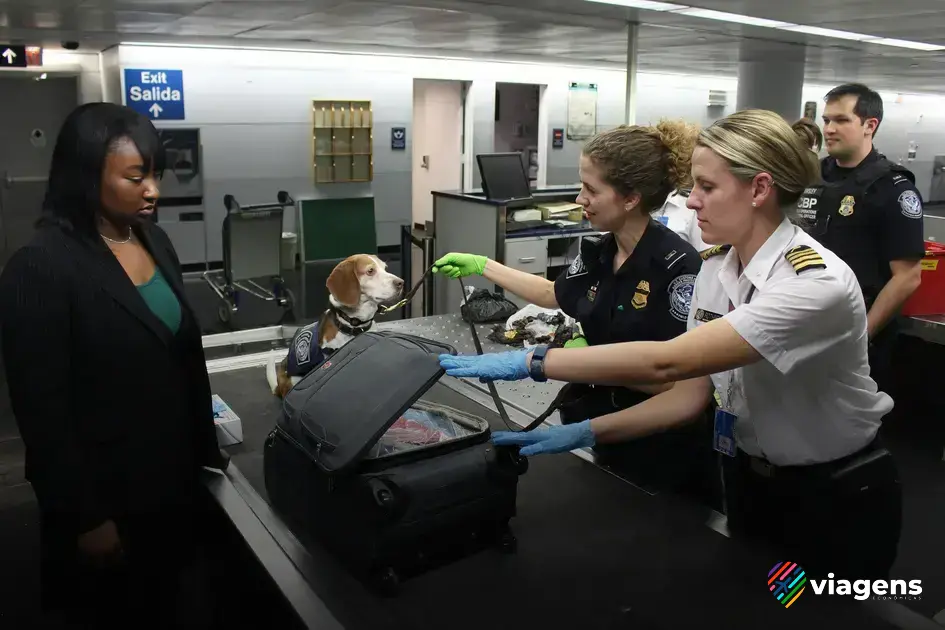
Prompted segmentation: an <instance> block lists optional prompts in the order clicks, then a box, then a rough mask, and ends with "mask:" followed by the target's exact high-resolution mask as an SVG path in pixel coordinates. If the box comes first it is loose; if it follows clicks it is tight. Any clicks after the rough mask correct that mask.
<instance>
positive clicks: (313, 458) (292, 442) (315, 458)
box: [267, 426, 335, 492]
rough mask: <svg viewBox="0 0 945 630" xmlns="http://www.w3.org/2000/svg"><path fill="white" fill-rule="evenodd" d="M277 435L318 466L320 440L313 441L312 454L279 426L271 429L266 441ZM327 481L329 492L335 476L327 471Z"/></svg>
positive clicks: (333, 486)
mask: <svg viewBox="0 0 945 630" xmlns="http://www.w3.org/2000/svg"><path fill="white" fill-rule="evenodd" d="M277 435H278V436H279V437H281V438H282V439H283V440H285V441H286V442H288V443H289V444H290V445H292V446H294V447H295V450H297V451H300V452H301V453H302V455H304V456H305V458H306V459H308V460H309V461H310V462H312V463H313V464H315V465H316V466H318V456H319V454H320V453H321V450H322V444H321V442H316V443H315V454H314V455H312V454H311V453H309V452H308V450H307V449H306V448H305V447H303V446H302V445H301V444H300V443H299V441H298V440H296V439H295V438H294V437H292V436H291V435H289V434H288V433H286V432H285V430H283V429H282V428H281V427H279V426H277V427H276V428H275V429H273V430H272V433H270V434H269V440H267V441H270V440H275V437H276V436H277ZM327 481H328V491H329V492H331V491H332V490H334V489H335V476H334V475H332V474H331V473H329V474H328V479H327Z"/></svg>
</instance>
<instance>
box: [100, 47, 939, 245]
mask: <svg viewBox="0 0 945 630" xmlns="http://www.w3.org/2000/svg"><path fill="white" fill-rule="evenodd" d="M102 67H103V73H102V74H100V75H96V72H97V70H96V69H94V68H92V67H86V64H84V63H83V68H84V69H83V76H85V74H86V73H87V74H88V78H89V79H94V78H96V76H97V78H98V79H100V83H101V84H102V85H103V87H102V94H103V95H104V97H105V98H106V99H108V100H119V99H120V97H119V95H120V79H119V70H120V69H123V68H150V69H168V68H174V69H181V70H183V71H184V86H185V99H186V107H187V120H186V121H184V122H180V123H178V122H162V123H158V125H159V126H178V127H193V126H196V127H199V128H200V129H201V133H202V139H203V145H204V165H205V177H206V186H205V194H206V196H205V210H206V212H207V216H208V219H210V220H211V221H216V222H217V224H218V222H219V220H220V219H221V218H222V215H223V208H222V198H223V195H224V194H234V195H236V196H237V198H239V199H245V201H246V203H252V202H257V201H262V200H267V199H269V198H271V197H274V195H275V193H276V191H278V190H280V189H284V190H288V191H289V192H290V193H291V194H293V195H294V196H295V197H296V198H305V197H350V196H359V195H365V196H366V195H373V196H374V198H375V207H376V220H377V227H378V240H379V244H380V245H394V244H396V243H397V242H398V238H399V226H400V225H402V224H405V223H408V222H410V220H411V218H412V216H411V215H412V211H411V206H412V195H411V184H412V178H411V175H410V173H411V167H412V166H413V165H414V162H416V160H415V159H414V156H413V151H412V149H413V143H412V135H413V133H414V129H413V125H412V110H413V94H412V89H413V80H414V79H415V78H421V79H447V80H459V81H468V82H471V86H470V90H469V96H468V99H467V107H468V108H471V109H470V110H469V111H467V112H466V116H467V119H468V120H471V122H468V123H467V130H471V136H472V147H473V151H472V152H473V155H475V154H476V153H483V152H490V151H494V150H496V149H497V148H498V145H497V144H496V137H495V135H496V129H495V89H496V84H497V83H529V84H541V85H546V86H547V88H546V89H545V95H544V101H545V103H546V111H545V112H544V114H545V115H547V118H548V125H547V129H548V134H549V136H550V133H551V129H553V128H561V127H566V122H567V96H568V84H569V83H570V82H571V81H580V82H590V83H597V84H598V86H599V101H598V112H597V127H598V130H599V131H600V130H605V129H609V128H612V127H614V126H616V125H618V124H621V123H622V122H623V117H624V96H625V88H626V78H625V77H626V75H625V72H623V71H620V70H615V69H610V68H601V67H579V66H562V65H548V64H542V63H520V62H499V61H479V60H468V59H446V58H420V57H409V56H377V55H367V54H360V55H358V54H335V53H323V52H304V51H263V50H239V49H220V48H211V47H206V48H201V47H155V46H139V45H135V46H121V47H118V48H113V49H110V50H109V51H106V52H105V53H104V55H103V58H102ZM827 89H828V88H827V87H824V86H806V87H805V90H804V100H817V101H818V102H821V103H822V98H823V94H824V93H825V92H826V91H827ZM709 90H720V91H723V92H725V93H726V94H727V97H728V103H727V105H726V106H725V107H713V108H709V107H708V94H709ZM736 90H737V81H736V79H735V78H732V77H712V76H682V75H668V74H666V75H659V74H641V75H639V76H638V85H637V112H636V122H637V123H638V124H649V123H655V122H657V121H658V120H659V119H660V118H685V119H688V120H691V121H693V122H697V123H700V124H708V123H711V122H712V121H713V120H715V119H717V118H719V117H721V116H724V115H727V114H729V113H731V112H732V111H734V107H735V95H736ZM91 94H92V91H91V90H89V95H91ZM883 96H884V99H885V101H886V120H885V121H884V123H883V127H882V128H881V129H880V133H879V136H878V138H877V145H878V147H879V148H880V150H882V151H884V152H886V153H887V154H888V155H889V156H890V157H891V158H892V159H897V157H898V156H899V155H903V156H904V155H905V151H906V149H907V147H908V142H909V140H914V141H916V142H918V144H919V154H918V158H917V159H916V161H915V162H913V163H912V164H910V166H911V167H912V168H913V169H914V170H915V172H916V175H917V179H918V182H917V183H918V185H919V190H920V191H921V192H922V193H923V195H927V193H928V188H929V181H930V171H931V160H932V156H934V155H936V154H945V124H943V123H945V98H943V97H938V96H914V95H904V96H903V97H902V102H900V103H897V102H896V101H897V98H898V95H895V94H884V95H883ZM332 98H339V99H351V100H355V99H367V100H371V101H372V105H373V109H374V119H375V124H374V171H375V178H374V181H373V182H372V183H370V184H332V185H319V186H316V185H315V184H314V182H313V176H312V168H311V164H310V162H311V159H310V153H311V148H310V144H311V129H310V126H311V113H310V104H311V101H312V100H314V99H332ZM800 109H801V104H799V109H798V113H799V115H800ZM920 114H921V115H922V119H921V120H920V119H919V115H920ZM470 125H471V126H470ZM391 126H404V127H406V128H407V134H408V141H407V150H406V151H392V150H391V149H390V141H389V138H390V127H391ZM549 140H550V138H544V139H541V141H542V144H544V143H545V141H547V146H548V149H547V154H546V155H544V156H539V159H544V160H545V175H546V182H547V184H549V185H557V184H572V183H575V182H576V181H577V164H578V158H579V156H580V151H581V147H582V145H583V143H582V142H580V141H570V140H565V145H564V147H563V148H561V149H553V148H551V143H550V141H549ZM500 143H501V138H500ZM473 163H474V162H473ZM472 181H473V186H478V185H479V178H478V170H477V169H475V168H474V169H473V178H472ZM289 223H290V225H287V229H292V227H293V226H292V225H291V223H292V220H291V219H290V221H289ZM212 225H213V224H212ZM210 231H211V233H210V239H209V241H210V242H209V248H208V249H209V251H208V256H209V257H210V258H211V259H218V258H219V256H220V238H219V230H218V229H216V228H214V227H211V230H210Z"/></svg>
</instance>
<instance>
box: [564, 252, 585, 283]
mask: <svg viewBox="0 0 945 630" xmlns="http://www.w3.org/2000/svg"><path fill="white" fill-rule="evenodd" d="M586 273H587V267H586V266H585V265H584V259H583V258H581V255H580V254H578V255H577V258H575V259H574V262H572V263H571V266H570V267H568V276H567V277H568V278H574V277H576V276H583V275H584V274H586Z"/></svg>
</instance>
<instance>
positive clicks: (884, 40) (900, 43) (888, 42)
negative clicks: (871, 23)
mask: <svg viewBox="0 0 945 630" xmlns="http://www.w3.org/2000/svg"><path fill="white" fill-rule="evenodd" d="M864 41H865V42H866V43H867V44H882V45H883V46H896V47H897V48H911V49H912V50H924V51H927V52H935V51H937V50H945V46H937V45H935V44H926V43H924V42H910V41H907V40H904V39H890V38H888V37H879V38H873V39H867V40H864Z"/></svg>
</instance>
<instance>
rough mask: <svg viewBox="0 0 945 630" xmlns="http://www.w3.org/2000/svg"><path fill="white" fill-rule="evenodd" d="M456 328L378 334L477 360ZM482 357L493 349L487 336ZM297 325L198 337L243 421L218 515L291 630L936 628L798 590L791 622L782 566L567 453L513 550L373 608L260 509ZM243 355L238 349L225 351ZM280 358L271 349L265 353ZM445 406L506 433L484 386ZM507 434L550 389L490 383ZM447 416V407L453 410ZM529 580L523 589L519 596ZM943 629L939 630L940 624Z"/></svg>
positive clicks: (543, 483)
mask: <svg viewBox="0 0 945 630" xmlns="http://www.w3.org/2000/svg"><path fill="white" fill-rule="evenodd" d="M464 326H465V324H464V323H462V322H461V320H460V319H459V318H458V316H438V317H429V318H422V319H418V320H407V321H401V322H390V323H384V324H382V325H381V326H380V328H381V329H388V330H398V331H401V332H405V333H410V334H414V335H419V336H422V337H427V338H430V339H433V340H436V341H442V342H446V343H449V344H451V345H453V346H454V347H456V349H457V350H458V351H459V352H464V353H471V352H474V349H473V345H472V341H471V338H470V336H469V332H468V329H465V328H464ZM489 328H490V327H489V326H484V327H482V328H481V330H482V332H481V334H480V337H481V338H482V339H483V347H484V351H487V352H488V351H494V350H498V349H505V348H506V347H505V346H497V345H496V344H492V343H490V342H489V341H488V340H486V339H485V337H486V334H487V331H488V329H489ZM293 333H294V329H293V328H289V327H272V328H266V329H259V330H254V331H242V332H238V333H228V334H226V335H213V336H208V337H205V340H204V341H205V347H206V348H207V353H208V357H209V358H208V362H207V366H208V371H209V372H210V376H211V383H212V387H213V390H214V393H216V394H219V395H220V396H221V397H222V398H223V399H224V400H225V401H226V402H227V403H228V404H229V405H230V406H231V407H232V408H233V410H234V411H235V412H236V413H237V414H238V415H239V416H240V417H241V420H242V423H243V437H244V441H243V443H242V444H240V445H238V446H234V447H230V448H229V449H228V451H229V452H230V453H231V455H232V461H231V465H230V467H229V469H228V470H227V471H226V472H225V473H223V474H219V473H216V474H209V475H208V476H207V481H206V485H207V488H208V489H209V491H210V493H211V495H212V496H213V498H214V500H215V502H216V504H218V505H219V507H220V508H221V510H222V512H223V513H224V514H225V515H226V517H227V519H229V522H230V523H231V524H232V529H233V530H234V531H235V532H236V533H237V534H238V536H239V538H240V539H241V540H242V541H244V543H245V545H246V546H247V547H248V548H249V549H250V550H251V552H252V554H253V556H254V557H255V559H256V560H257V561H258V565H259V567H260V570H261V571H262V574H263V575H265V576H266V579H267V580H268V581H271V582H272V583H273V584H274V585H275V586H276V588H277V589H278V590H279V592H280V593H281V594H282V598H283V600H284V602H285V604H286V606H287V608H288V609H289V610H291V612H292V614H293V615H294V616H295V618H296V619H298V621H299V623H298V626H297V627H300V628H330V629H336V628H346V629H349V630H358V629H361V628H365V629H367V628H371V629H387V628H390V629H391V630H394V629H397V630H400V629H407V628H409V629H411V630H415V629H416V630H422V629H425V628H431V629H433V628H436V629H439V628H443V627H450V628H451V630H465V629H467V628H468V629H470V630H472V629H474V628H475V629H476V630H481V629H482V628H484V627H488V628H494V629H505V628H508V629H513V628H514V629H515V630H520V629H521V628H533V627H542V628H545V629H556V628H568V629H570V628H573V627H581V628H589V629H592V628H602V629H610V628H614V629H616V628H621V629H622V628H634V629H636V628H639V629H667V630H668V629H675V628H682V627H695V626H697V625H701V624H703V623H705V620H706V619H715V620H717V621H724V623H725V625H726V627H733V628H757V627H765V628H785V629H787V628H792V629H793V628H796V627H798V624H801V625H803V626H805V627H808V628H818V629H819V628H824V629H827V628H831V629H832V628H838V627H840V628H864V629H865V628H877V629H879V628H916V629H922V628H935V627H938V626H934V625H923V624H924V623H925V622H928V623H930V624H931V623H932V622H931V621H930V620H927V619H925V618H921V617H920V618H916V617H918V616H917V615H915V614H914V613H912V614H910V612H909V611H908V610H907V609H905V608H904V607H902V606H901V605H895V606H883V605H879V604H878V603H874V602H866V603H858V602H855V601H854V600H852V599H851V598H843V597H827V596H821V597H818V596H815V595H813V592H812V591H811V590H810V589H808V591H807V592H806V593H804V594H803V595H802V596H801V597H800V598H799V599H798V601H797V602H796V603H795V604H794V605H793V606H792V607H791V609H790V610H789V611H784V610H781V608H783V606H782V605H781V604H779V603H778V602H777V601H776V600H775V599H774V598H773V597H771V595H770V594H769V593H768V589H767V587H766V575H767V572H768V570H769V569H770V568H771V567H772V566H773V565H774V564H775V563H776V562H778V561H781V560H784V558H778V557H776V556H775V555H774V554H772V553H771V551H770V550H768V549H765V548H762V547H758V546H753V545H750V544H748V543H745V542H742V541H736V540H732V539H729V538H727V537H726V536H724V535H722V534H720V533H718V532H717V531H714V530H713V529H712V528H710V527H708V526H707V525H706V523H707V521H708V518H707V517H708V516H709V515H708V514H707V512H708V510H707V509H705V508H702V507H700V506H697V505H694V504H692V503H691V502H687V501H683V500H679V499H678V498H676V497H672V496H668V495H662V494H661V495H655V496H654V495H650V494H648V493H646V492H642V491H640V489H638V488H636V487H635V486H633V485H631V484H628V483H626V482H625V481H623V480H622V479H620V478H619V477H617V476H615V475H613V474H610V473H608V472H606V471H605V470H603V469H601V468H599V467H598V466H596V465H594V464H593V463H592V462H591V461H586V460H589V459H590V458H589V457H588V458H584V459H582V458H581V457H574V456H572V455H570V454H561V455H554V456H543V457H535V458H531V460H530V462H529V463H530V467H529V470H528V472H527V473H526V474H525V475H524V476H523V477H522V478H521V479H520V482H519V493H518V514H517V516H516V518H514V519H513V521H512V529H513V531H514V533H515V535H516V536H517V538H518V553H517V554H515V555H504V554H501V553H499V552H498V551H493V550H483V551H482V552H480V553H477V554H475V555H472V556H469V557H466V558H463V559H461V560H458V561H456V562H452V563H450V564H447V565H445V566H442V567H439V568H436V569H434V570H432V571H429V572H427V573H424V574H421V575H419V576H415V577H413V578H410V579H407V580H406V581H405V582H404V583H403V586H402V591H401V594H400V595H399V596H398V597H396V598H390V599H385V598H380V597H378V596H376V595H374V594H372V593H371V592H369V591H368V590H367V589H366V588H365V587H364V586H363V585H362V584H361V583H360V582H358V581H357V580H356V579H355V578H354V577H352V576H351V575H350V574H348V572H347V571H345V570H344V568H343V567H342V566H341V565H340V564H338V563H337V562H336V560H335V559H334V558H333V557H332V556H331V555H329V554H328V553H327V552H326V551H324V550H323V549H321V548H320V547H319V546H318V545H317V544H316V543H314V542H312V541H310V540H307V535H306V532H302V531H292V530H291V529H290V528H289V527H288V526H287V525H286V524H285V523H284V521H283V520H282V519H281V518H280V517H279V515H278V514H277V513H276V512H275V511H274V510H273V509H272V508H271V507H270V506H269V504H268V503H267V498H266V492H265V487H264V484H263V481H262V448H263V443H264V440H265V436H266V434H268V432H269V431H270V430H271V428H272V426H273V425H274V423H275V421H276V419H277V418H278V416H279V414H280V413H281V404H280V401H279V400H278V399H276V398H275V397H273V396H272V395H271V393H270V392H269V391H268V385H267V383H266V377H265V364H266V360H267V358H268V355H269V353H270V352H273V351H275V352H284V348H285V346H286V343H287V340H289V339H291V336H292V334H293ZM235 346H239V348H238V350H237V351H236V352H234V347H235ZM272 348H276V350H272ZM441 382H442V383H443V384H444V385H446V386H447V387H448V388H449V390H450V392H451V395H452V396H455V399H456V404H457V405H463V406H464V408H466V409H467V410H475V412H476V413H478V414H481V415H482V417H483V418H485V419H487V420H488V421H489V422H490V424H491V426H492V427H493V429H503V428H505V427H504V426H503V425H502V423H501V421H500V419H499V418H498V415H497V414H496V413H495V410H494V407H493V405H492V401H491V399H490V398H489V396H488V394H487V393H486V390H485V389H484V388H483V387H484V386H482V385H481V384H479V383H478V382H476V383H475V384H474V383H472V382H469V381H465V380H458V379H453V378H449V377H444V378H443V379H442V381H441ZM497 385H498V388H499V392H500V394H501V396H502V398H503V401H504V402H506V403H507V408H508V411H509V415H510V416H511V419H512V421H513V422H515V423H517V424H519V425H524V424H527V423H528V422H529V421H530V420H531V419H532V418H534V417H535V416H536V415H537V414H538V413H540V412H541V411H542V410H543V409H544V405H546V404H547V403H548V402H550V400H551V398H552V397H553V396H554V394H555V393H556V391H557V388H558V387H559V384H554V383H551V384H547V383H546V384H537V383H524V384H522V383H518V384H516V383H511V384H510V383H499V384H497ZM451 404H452V403H451ZM528 582H532V584H531V585H528V584H527V583H528ZM939 630H941V629H940V627H939Z"/></svg>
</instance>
